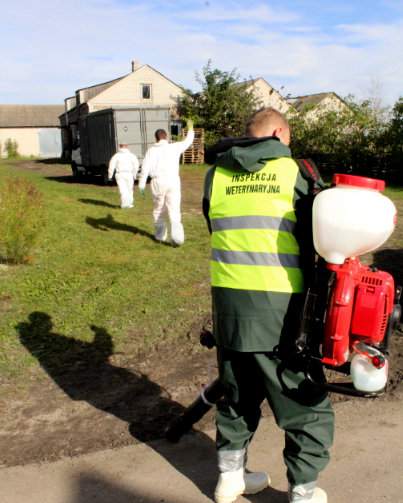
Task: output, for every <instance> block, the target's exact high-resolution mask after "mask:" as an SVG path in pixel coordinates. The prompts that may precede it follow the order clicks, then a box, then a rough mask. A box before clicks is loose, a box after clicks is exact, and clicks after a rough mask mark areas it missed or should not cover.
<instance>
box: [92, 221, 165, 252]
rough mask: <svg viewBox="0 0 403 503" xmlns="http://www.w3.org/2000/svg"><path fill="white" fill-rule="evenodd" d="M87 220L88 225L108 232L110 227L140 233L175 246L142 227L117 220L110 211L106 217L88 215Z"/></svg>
mask: <svg viewBox="0 0 403 503" xmlns="http://www.w3.org/2000/svg"><path fill="white" fill-rule="evenodd" d="M85 221H86V223H87V224H88V225H91V227H94V229H97V230H100V231H104V232H107V231H109V230H110V229H112V230H117V231H124V232H130V233H132V234H139V235H140V236H145V237H147V238H149V239H151V240H152V241H155V242H156V243H158V244H160V245H164V246H169V247H173V245H172V244H171V243H169V242H162V241H158V240H156V239H155V237H154V235H153V234H151V232H148V231H146V230H144V229H140V227H135V226H134V225H128V224H122V223H120V222H117V221H116V220H115V219H114V217H113V215H111V214H110V213H109V214H108V215H107V216H106V217H104V218H92V217H87V218H86V219H85Z"/></svg>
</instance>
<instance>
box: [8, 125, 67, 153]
mask: <svg viewBox="0 0 403 503" xmlns="http://www.w3.org/2000/svg"><path fill="white" fill-rule="evenodd" d="M9 138H10V139H11V140H13V141H16V142H17V144H18V145H17V152H18V154H19V155H22V156H27V157H29V156H33V157H44V158H45V157H59V156H60V155H61V133H60V129H59V128H28V127H27V128H0V144H1V150H0V156H1V157H7V151H6V150H5V143H6V141H7V140H8V139H9Z"/></svg>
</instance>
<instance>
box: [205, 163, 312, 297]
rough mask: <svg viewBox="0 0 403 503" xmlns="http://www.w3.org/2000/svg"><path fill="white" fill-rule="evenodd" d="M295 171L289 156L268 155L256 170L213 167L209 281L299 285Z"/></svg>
mask: <svg viewBox="0 0 403 503" xmlns="http://www.w3.org/2000/svg"><path fill="white" fill-rule="evenodd" d="M298 171H299V168H298V166H297V164H296V163H295V162H294V161H293V160H292V159H290V158H281V159H276V160H272V161H268V162H267V163H266V165H265V166H264V167H263V168H262V169H261V170H260V171H258V172H256V173H248V172H241V171H238V170H232V169H228V168H222V167H217V168H216V170H215V173H214V178H213V186H212V194H211V200H210V212H209V217H210V221H211V227H212V236H211V244H212V255H211V281H212V286H218V287H225V288H235V289H240V290H265V291H275V292H290V293H292V292H301V291H302V290H303V278H302V271H301V269H300V268H299V247H298V243H297V241H296V239H295V236H294V234H293V232H294V230H295V222H296V217H295V211H294V207H293V199H294V187H295V183H296V178H297V175H298Z"/></svg>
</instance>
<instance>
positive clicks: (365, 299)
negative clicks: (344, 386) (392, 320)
mask: <svg viewBox="0 0 403 503" xmlns="http://www.w3.org/2000/svg"><path fill="white" fill-rule="evenodd" d="M327 268H328V269H329V270H330V271H332V272H333V273H334V280H333V284H332V289H331V291H332V294H331V297H330V300H329V305H328V309H327V313H326V319H325V334H324V342H323V346H322V355H323V358H322V362H323V363H324V364H326V365H332V366H336V367H337V366H340V365H343V364H344V363H345V362H346V361H347V360H348V357H349V354H350V351H351V350H352V348H353V346H354V344H356V343H357V342H365V343H366V344H369V345H373V346H379V345H380V344H381V343H382V341H383V339H384V337H385V333H386V328H387V323H388V319H389V317H390V315H391V314H392V311H393V307H394V298H395V283H394V280H393V277H392V276H391V275H390V274H388V273H387V272H384V271H377V270H374V269H371V268H370V267H368V266H365V265H362V264H361V262H360V261H359V259H358V258H349V259H347V260H346V261H345V262H344V263H343V264H341V265H335V264H327Z"/></svg>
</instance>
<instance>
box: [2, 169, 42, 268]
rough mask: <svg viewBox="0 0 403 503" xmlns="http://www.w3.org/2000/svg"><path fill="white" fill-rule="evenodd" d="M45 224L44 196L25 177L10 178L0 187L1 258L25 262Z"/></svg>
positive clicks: (30, 258) (16, 262) (29, 259)
mask: <svg viewBox="0 0 403 503" xmlns="http://www.w3.org/2000/svg"><path fill="white" fill-rule="evenodd" d="M44 223H45V215H44V206H43V197H42V194H41V193H40V192H39V190H38V189H37V188H36V187H35V186H34V185H33V184H32V183H31V182H29V181H28V180H25V179H23V178H9V179H6V181H5V182H4V184H3V185H1V186H0V258H1V260H3V261H5V262H8V263H14V264H22V263H27V262H30V261H31V260H32V256H31V253H32V251H33V248H34V246H35V245H36V243H37V241H38V238H39V235H40V233H41V231H42V229H43V226H44Z"/></svg>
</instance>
